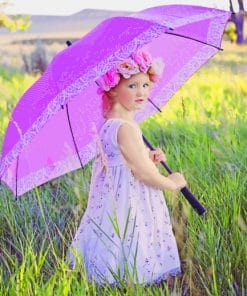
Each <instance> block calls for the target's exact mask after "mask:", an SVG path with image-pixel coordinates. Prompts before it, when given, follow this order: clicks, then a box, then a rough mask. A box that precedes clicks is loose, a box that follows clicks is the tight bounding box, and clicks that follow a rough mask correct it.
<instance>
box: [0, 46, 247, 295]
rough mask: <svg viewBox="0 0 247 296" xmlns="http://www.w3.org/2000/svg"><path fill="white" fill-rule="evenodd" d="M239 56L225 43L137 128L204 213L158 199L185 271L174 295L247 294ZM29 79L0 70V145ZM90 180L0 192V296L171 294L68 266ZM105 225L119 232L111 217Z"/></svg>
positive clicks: (83, 174)
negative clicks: (101, 281) (114, 283)
mask: <svg viewBox="0 0 247 296" xmlns="http://www.w3.org/2000/svg"><path fill="white" fill-rule="evenodd" d="M244 50H245V51H244ZM244 50H243V48H240V47H236V46H233V47H228V46H226V50H225V51H224V52H222V53H219V54H217V55H216V56H215V57H214V58H213V59H212V60H211V61H210V62H209V63H208V64H207V65H205V66H204V67H203V68H202V69H201V70H199V71H198V72H197V73H196V74H195V75H194V76H193V77H192V78H191V79H189V81H187V82H186V84H185V85H184V86H183V87H181V89H180V90H179V91H178V92H177V93H176V95H174V96H173V98H172V99H171V100H170V101H169V102H168V103H167V104H166V105H165V106H164V107H163V109H162V113H161V114H160V113H159V112H158V113H156V114H155V115H154V116H152V117H151V118H149V119H148V120H146V121H145V122H143V123H142V124H141V127H142V130H143V133H144V135H145V136H146V137H147V138H148V140H150V142H151V143H153V145H154V146H156V147H157V146H159V147H160V148H161V149H163V150H164V151H165V152H166V155H167V159H168V161H167V163H168V164H169V166H171V168H172V170H174V171H180V172H182V173H183V174H184V175H185V177H186V180H187V182H188V187H189V188H190V190H191V191H192V192H193V193H194V194H195V195H196V196H197V198H198V199H199V200H200V201H201V202H202V204H203V205H204V206H205V207H206V208H207V210H208V215H207V217H206V218H202V217H199V216H198V215H197V214H196V213H195V211H194V210H193V209H192V208H191V206H190V205H189V204H188V202H187V201H186V200H185V199H184V198H183V196H182V195H181V194H179V193H172V192H165V200H166V202H167V206H168V207H169V210H170V213H171V219H172V224H173V229H174V233H175V236H176V240H177V243H178V247H179V253H180V256H181V263H182V269H183V275H182V277H178V278H176V282H175V288H174V294H172V295H182V293H190V294H191V295H219V296H220V295H235V294H237V295H245V293H246V278H247V274H246V271H247V262H246V233H247V226H246V225H247V223H246V216H247V215H246V197H247V190H246V188H247V187H246V184H247V177H246V176H247V153H246V147H247V83H246V73H247V55H246V48H245V49H244ZM36 79H37V77H31V76H28V75H23V74H21V73H11V72H8V71H6V70H4V69H0V96H1V100H0V143H1V144H0V146H1V145H2V140H3V137H4V134H5V132H6V128H7V124H8V121H9V118H10V115H11V112H12V111H13V108H14V106H15V104H16V103H17V101H18V99H19V98H20V96H21V95H22V94H23V92H24V91H25V90H26V89H27V88H28V87H29V86H30V85H32V84H33V83H34V81H35V80H36ZM3 98H4V99H3ZM159 168H160V170H161V171H162V172H163V173H164V175H167V173H166V172H165V170H164V168H163V167H162V166H160V165H159ZM90 174H91V163H89V164H87V165H86V167H85V169H84V171H82V170H78V171H76V172H71V173H70V174H67V175H65V176H62V177H61V178H59V179H55V180H52V181H51V182H49V183H47V184H44V185H42V186H40V187H38V188H36V189H35V190H32V191H31V192H28V193H26V194H25V195H24V196H22V197H21V198H20V199H19V200H17V201H16V202H15V201H14V198H13V194H12V193H11V192H10V190H9V189H8V188H7V187H6V186H4V185H2V186H0V196H1V198H0V225H1V226H0V250H1V251H0V282H1V285H0V295H124V294H126V295H170V294H169V291H168V287H167V285H166V284H165V283H161V284H159V285H151V286H150V287H143V286H142V285H139V284H137V285H134V284H133V282H131V277H130V282H129V285H124V283H121V285H120V287H111V286H108V285H106V286H105V287H99V286H98V285H97V284H96V283H95V282H91V283H89V281H88V279H87V275H86V273H85V267H84V266H83V262H81V261H80V260H79V258H78V261H77V264H76V267H75V269H73V270H72V269H70V268H69V266H68V263H67V262H66V260H65V259H66V253H67V250H68V247H69V246H70V243H71V240H72V238H73V236H74V233H75V231H76V229H77V227H78V225H79V222H80V219H81V217H82V215H83V213H84V211H85V209H86V206H87V188H88V186H89V182H90ZM111 218H112V223H113V225H114V229H115V231H116V233H117V234H119V235H120V230H119V227H118V224H117V217H111ZM127 226H128V225H127V224H126V226H125V229H124V232H123V234H124V236H123V238H125V235H126V232H127ZM116 276H117V275H116ZM187 295H189V294H187Z"/></svg>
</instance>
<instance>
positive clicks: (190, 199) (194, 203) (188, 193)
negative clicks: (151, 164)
mask: <svg viewBox="0 0 247 296" xmlns="http://www.w3.org/2000/svg"><path fill="white" fill-rule="evenodd" d="M142 138H143V140H144V142H145V144H146V145H147V146H148V147H149V148H150V149H151V150H155V148H154V147H153V146H152V145H151V144H150V143H149V142H148V140H147V139H146V138H145V137H144V135H142ZM160 163H161V164H162V165H163V166H164V168H165V169H166V170H167V172H168V173H169V174H172V170H171V169H170V168H169V167H168V165H167V164H166V163H165V162H164V161H161V162H160ZM180 191H181V192H182V194H183V195H184V197H185V198H186V199H187V200H188V202H189V203H190V204H191V206H192V207H193V209H195V210H196V211H197V213H198V214H199V215H204V216H205V215H206V213H207V210H206V209H205V208H204V207H203V205H202V204H201V203H200V202H199V200H198V199H197V198H196V197H195V196H194V195H193V193H192V192H191V191H190V190H189V188H188V187H187V186H185V187H183V188H182V189H180Z"/></svg>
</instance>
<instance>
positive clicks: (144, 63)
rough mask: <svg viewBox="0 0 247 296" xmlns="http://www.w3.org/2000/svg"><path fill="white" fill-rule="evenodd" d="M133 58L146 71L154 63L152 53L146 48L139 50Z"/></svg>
mask: <svg viewBox="0 0 247 296" xmlns="http://www.w3.org/2000/svg"><path fill="white" fill-rule="evenodd" d="M132 58H133V60H134V62H135V63H137V64H138V65H139V67H140V70H141V71H142V72H144V73H147V70H148V68H149V67H150V66H151V63H152V57H151V55H150V54H149V53H148V52H146V51H144V50H138V51H137V52H135V53H133V54H132Z"/></svg>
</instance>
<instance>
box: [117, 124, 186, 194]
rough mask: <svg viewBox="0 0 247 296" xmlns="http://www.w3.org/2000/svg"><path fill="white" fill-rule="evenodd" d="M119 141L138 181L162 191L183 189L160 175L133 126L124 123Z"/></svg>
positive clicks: (119, 134) (119, 132) (119, 131)
mask: <svg viewBox="0 0 247 296" xmlns="http://www.w3.org/2000/svg"><path fill="white" fill-rule="evenodd" d="M117 141H118V144H119V147H120V150H121V152H122V154H123V157H124V158H125V160H126V161H127V163H128V165H129V167H130V169H131V171H132V173H133V175H134V176H135V177H136V178H137V179H139V180H141V181H143V182H144V183H145V184H146V185H149V186H153V187H157V188H159V189H161V190H176V189H180V188H181V186H178V185H177V184H176V183H174V182H173V181H172V180H170V179H169V178H168V177H165V176H163V175H161V174H160V172H159V170H158V169H157V167H156V166H155V164H154V163H153V161H152V160H151V159H150V158H149V155H148V153H147V150H146V146H145V145H144V142H143V141H142V138H140V134H139V133H138V130H137V129H135V128H133V126H131V125H130V124H128V123H123V124H122V125H121V126H120V127H119V130H118V134H117Z"/></svg>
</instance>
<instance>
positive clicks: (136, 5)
mask: <svg viewBox="0 0 247 296" xmlns="http://www.w3.org/2000/svg"><path fill="white" fill-rule="evenodd" d="M5 1H6V0H0V3H1V2H5ZM8 1H9V2H10V3H12V5H11V6H9V7H8V8H6V9H5V12H6V13H8V14H18V13H20V14H44V15H68V14H73V13H75V12H78V11H80V10H82V9H86V8H92V9H109V10H127V11H138V10H142V9H145V8H147V7H151V6H158V5H162V4H170V3H177V4H182V3H185V4H194V5H198V0H180V1H178V0H171V1H170V0H139V1H134V0H122V1H117V0H115V1H114V0H103V1H102V0H90V1H87V0H41V1H40V0H38V1H35V0H8ZM246 1H247V0H246ZM234 2H235V5H234V6H235V9H236V10H238V5H236V3H237V0H233V4H234ZM199 4H200V5H202V6H210V7H216V8H220V9H225V10H229V1H228V0H201V1H200V2H199Z"/></svg>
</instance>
